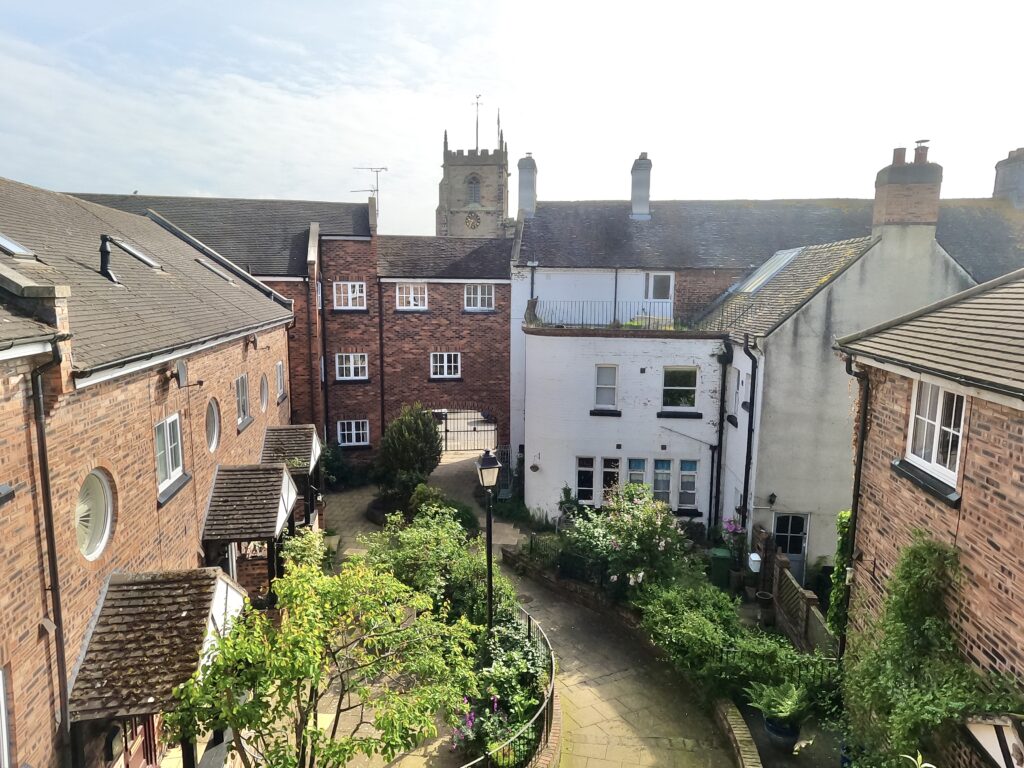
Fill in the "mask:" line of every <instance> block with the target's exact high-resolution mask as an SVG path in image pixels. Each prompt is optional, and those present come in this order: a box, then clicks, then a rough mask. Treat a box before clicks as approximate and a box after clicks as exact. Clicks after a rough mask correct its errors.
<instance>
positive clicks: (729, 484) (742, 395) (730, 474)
mask: <svg viewBox="0 0 1024 768" xmlns="http://www.w3.org/2000/svg"><path fill="white" fill-rule="evenodd" d="M752 352H753V354H754V355H755V356H756V357H757V358H758V379H757V392H756V393H755V394H756V396H755V398H754V417H755V421H754V442H753V457H754V458H753V460H752V462H751V475H750V482H751V486H753V482H754V463H755V462H756V459H757V441H758V436H759V435H758V431H759V430H758V420H759V417H760V414H761V387H762V382H763V377H762V376H761V371H762V370H763V359H762V358H761V353H760V351H758V350H752ZM751 369H752V365H751V361H750V358H749V357H747V356H746V355H745V354H744V353H743V345H742V344H737V343H735V342H733V343H732V363H731V364H730V365H729V370H728V372H727V373H726V381H725V414H726V423H725V428H724V430H723V434H722V442H723V444H724V449H723V450H724V453H723V454H722V517H721V519H722V520H728V519H730V518H732V517H738V515H737V513H736V508H737V507H739V506H741V505H742V504H743V474H744V468H745V466H746V461H747V429H748V425H749V423H750V416H749V412H748V411H747V409H746V408H744V407H743V404H744V403H749V402H750V392H751V389H750V388H751V375H750V374H751ZM737 383H738V384H739V386H738V388H737ZM729 416H733V417H735V419H736V426H733V425H732V424H731V423H730V422H729V418H728V417H729Z"/></svg>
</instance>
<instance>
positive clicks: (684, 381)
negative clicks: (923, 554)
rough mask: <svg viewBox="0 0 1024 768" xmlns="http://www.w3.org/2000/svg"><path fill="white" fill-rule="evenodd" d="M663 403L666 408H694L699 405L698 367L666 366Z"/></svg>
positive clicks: (662, 395)
mask: <svg viewBox="0 0 1024 768" xmlns="http://www.w3.org/2000/svg"><path fill="white" fill-rule="evenodd" d="M661 404H662V405H663V406H664V407H665V408H693V407H695V406H696V405H697V369H696V368H666V369H665V378H664V381H663V387H662V394H661Z"/></svg>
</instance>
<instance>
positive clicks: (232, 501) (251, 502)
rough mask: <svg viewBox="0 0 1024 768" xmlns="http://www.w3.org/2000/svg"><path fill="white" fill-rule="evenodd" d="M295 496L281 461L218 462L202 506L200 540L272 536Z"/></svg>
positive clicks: (290, 480)
mask: <svg viewBox="0 0 1024 768" xmlns="http://www.w3.org/2000/svg"><path fill="white" fill-rule="evenodd" d="M295 498H296V490H295V484H294V483H293V482H292V479H291V476H290V474H289V473H288V469H287V467H285V465H284V464H254V465H248V466H224V465H223V464H222V465H219V466H218V467H217V473H216V476H215V477H214V480H213V488H212V489H211V491H210V501H209V503H208V504H207V506H206V520H205V522H204V523H203V540H204V541H264V540H266V539H273V538H276V537H277V536H278V535H279V534H280V533H281V530H282V528H283V527H284V523H285V521H286V520H287V517H288V514H290V513H291V511H292V507H293V506H295Z"/></svg>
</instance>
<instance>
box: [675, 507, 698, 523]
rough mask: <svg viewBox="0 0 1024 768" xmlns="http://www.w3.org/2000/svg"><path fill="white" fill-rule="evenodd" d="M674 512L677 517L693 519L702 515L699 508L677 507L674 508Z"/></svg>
mask: <svg viewBox="0 0 1024 768" xmlns="http://www.w3.org/2000/svg"><path fill="white" fill-rule="evenodd" d="M673 514H675V516H676V517H685V518H688V519H691V520H692V519H694V518H697V517H700V510H699V509H675V510H673Z"/></svg>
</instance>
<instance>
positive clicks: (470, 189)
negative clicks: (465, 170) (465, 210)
mask: <svg viewBox="0 0 1024 768" xmlns="http://www.w3.org/2000/svg"><path fill="white" fill-rule="evenodd" d="M466 202H467V203H475V204H477V205H479V204H480V177H479V176H476V175H473V176H470V177H469V178H468V179H466Z"/></svg>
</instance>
